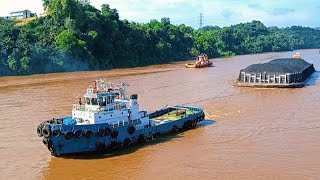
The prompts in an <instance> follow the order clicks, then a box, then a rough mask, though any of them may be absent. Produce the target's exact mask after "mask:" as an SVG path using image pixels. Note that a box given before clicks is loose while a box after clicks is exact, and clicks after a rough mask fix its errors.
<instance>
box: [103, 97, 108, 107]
mask: <svg viewBox="0 0 320 180" xmlns="http://www.w3.org/2000/svg"><path fill="white" fill-rule="evenodd" d="M102 106H107V100H106V97H103V102H102Z"/></svg>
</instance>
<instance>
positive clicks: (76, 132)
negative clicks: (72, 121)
mask: <svg viewBox="0 0 320 180" xmlns="http://www.w3.org/2000/svg"><path fill="white" fill-rule="evenodd" d="M73 134H74V137H76V138H80V137H81V136H82V131H81V130H80V129H77V130H75V131H74V132H73Z"/></svg>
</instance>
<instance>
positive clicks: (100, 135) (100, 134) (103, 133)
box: [97, 128, 105, 137]
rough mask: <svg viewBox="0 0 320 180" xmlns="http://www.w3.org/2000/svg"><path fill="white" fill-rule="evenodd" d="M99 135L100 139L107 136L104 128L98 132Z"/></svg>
mask: <svg viewBox="0 0 320 180" xmlns="http://www.w3.org/2000/svg"><path fill="white" fill-rule="evenodd" d="M97 135H98V136H99V137H103V136H104V135H105V131H104V129H103V128H99V129H98V131H97Z"/></svg>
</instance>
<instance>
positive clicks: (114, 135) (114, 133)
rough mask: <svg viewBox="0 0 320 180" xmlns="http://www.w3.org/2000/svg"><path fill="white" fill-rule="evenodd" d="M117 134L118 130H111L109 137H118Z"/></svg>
mask: <svg viewBox="0 0 320 180" xmlns="http://www.w3.org/2000/svg"><path fill="white" fill-rule="evenodd" d="M118 135H119V132H118V131H113V132H112V133H111V137H112V138H116V137H118Z"/></svg>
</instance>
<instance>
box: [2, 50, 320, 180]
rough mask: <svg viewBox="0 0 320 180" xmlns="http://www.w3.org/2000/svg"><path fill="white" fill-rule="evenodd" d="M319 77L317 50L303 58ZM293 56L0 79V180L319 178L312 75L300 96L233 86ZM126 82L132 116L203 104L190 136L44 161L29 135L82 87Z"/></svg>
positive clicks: (316, 84)
mask: <svg viewBox="0 0 320 180" xmlns="http://www.w3.org/2000/svg"><path fill="white" fill-rule="evenodd" d="M300 53H301V54H302V56H303V57H304V59H305V60H306V61H308V62H310V63H313V64H314V66H315V68H316V70H320V54H319V50H318V49H315V50H301V51H300ZM293 54H294V52H283V53H266V54H258V55H245V56H235V57H231V58H223V59H214V60H213V63H214V64H215V67H213V68H204V69H186V68H184V64H185V63H186V62H181V63H174V64H169V65H157V66H150V67H143V68H133V69H116V70H111V71H95V72H74V73H57V74H47V75H32V76H23V77H0V100H1V102H0V114H1V115H0V123H1V124H0V179H318V178H319V177H320V111H319V109H320V73H319V72H316V73H314V74H313V75H312V77H311V79H310V80H309V81H308V83H307V86H306V87H304V88H301V89H257V88H240V87H236V86H233V81H234V80H235V79H236V78H237V77H238V73H239V70H240V69H241V68H245V67H246V66H248V65H250V64H252V63H259V62H266V61H268V60H271V59H273V58H276V57H291V56H292V55H293ZM99 77H107V78H108V81H112V82H116V83H120V82H125V83H128V84H130V86H129V87H127V90H128V91H129V93H138V94H139V102H140V108H142V109H147V110H149V111H152V110H156V109H158V108H162V107H164V106H166V105H176V104H187V105H195V106H202V107H203V108H204V110H205V113H206V121H204V122H201V123H200V124H199V125H198V127H197V128H196V129H192V130H189V131H185V132H181V133H179V134H171V135H169V136H166V137H161V138H159V139H157V140H155V141H152V142H149V143H146V144H145V145H143V146H134V147H131V148H129V149H127V150H123V151H120V152H116V153H114V154H111V155H110V154H104V155H99V156H93V155H90V156H80V157H78V158H76V157H69V158H56V157H51V155H50V153H49V151H48V150H47V149H46V147H45V146H44V145H43V144H42V140H41V138H39V137H38V136H37V134H36V127H37V125H38V124H39V123H40V122H43V121H44V120H48V119H51V118H52V117H61V116H68V115H70V114H71V109H72V104H73V103H77V99H76V98H75V97H76V96H78V95H79V94H83V93H85V91H86V89H85V88H86V87H87V85H88V83H89V82H92V81H93V80H95V79H96V78H99Z"/></svg>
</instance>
